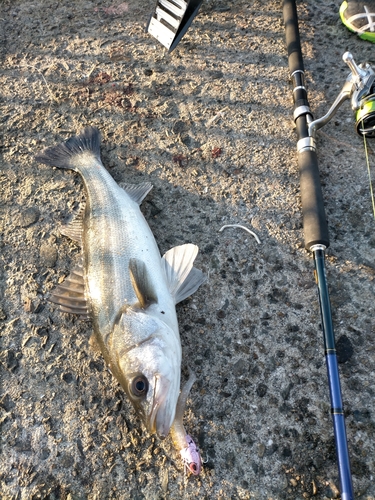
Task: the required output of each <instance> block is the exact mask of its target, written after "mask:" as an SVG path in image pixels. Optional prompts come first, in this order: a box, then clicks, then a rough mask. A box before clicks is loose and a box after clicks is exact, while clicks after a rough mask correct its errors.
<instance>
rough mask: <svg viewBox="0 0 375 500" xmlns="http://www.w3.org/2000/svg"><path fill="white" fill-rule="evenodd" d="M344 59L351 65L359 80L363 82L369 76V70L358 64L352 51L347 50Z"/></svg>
mask: <svg viewBox="0 0 375 500" xmlns="http://www.w3.org/2000/svg"><path fill="white" fill-rule="evenodd" d="M342 60H343V61H344V63H346V64H347V65H348V66H349V69H350V71H351V72H352V74H353V76H354V77H357V79H358V81H360V82H362V80H363V79H364V78H366V77H367V76H368V71H367V70H365V69H362V68H360V67H359V66H358V65H357V64H356V62H355V60H354V57H353V54H352V53H351V52H345V54H344V55H343V56H342Z"/></svg>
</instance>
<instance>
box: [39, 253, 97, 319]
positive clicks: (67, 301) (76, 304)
mask: <svg viewBox="0 0 375 500" xmlns="http://www.w3.org/2000/svg"><path fill="white" fill-rule="evenodd" d="M48 300H49V302H52V303H53V304H57V305H58V306H59V309H60V311H63V312H66V313H70V314H78V315H80V316H81V317H82V318H83V319H88V317H89V306H88V302H87V300H86V296H85V284H84V279H83V266H82V264H81V263H80V264H79V265H77V266H76V267H75V268H74V269H73V271H72V272H71V273H70V275H69V276H68V277H67V278H66V280H65V281H64V282H63V283H62V284H61V285H59V286H57V287H56V288H55V289H54V291H53V292H52V293H51V295H50V296H49V297H48Z"/></svg>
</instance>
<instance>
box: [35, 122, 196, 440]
mask: <svg viewBox="0 0 375 500" xmlns="http://www.w3.org/2000/svg"><path fill="white" fill-rule="evenodd" d="M36 160H37V161H39V162H41V163H45V164H47V165H50V166H55V167H59V168H65V169H72V170H75V171H76V172H78V173H79V174H80V175H81V176H82V179H83V182H84V185H85V189H86V205H85V207H83V208H82V209H81V210H79V212H78V214H77V215H76V217H75V218H74V219H73V221H72V222H71V223H70V224H68V225H66V226H65V227H64V228H63V229H62V230H61V232H62V234H64V235H66V236H68V237H70V238H71V239H73V240H75V241H76V242H77V243H78V244H80V245H81V247H82V253H81V262H80V263H79V265H78V266H77V267H76V268H75V269H73V271H72V273H71V274H70V276H69V277H68V278H67V279H66V280H65V282H64V283H63V284H61V285H60V286H58V287H57V288H56V289H55V291H54V292H53V294H52V296H51V297H50V301H52V302H54V303H55V304H57V305H58V306H59V308H60V310H62V311H64V312H68V313H73V314H79V315H81V316H83V317H88V318H90V319H91V320H92V322H93V326H94V335H95V337H96V339H97V342H98V344H99V346H100V348H101V350H102V353H103V356H104V358H105V360H106V362H107V364H108V366H109V367H110V369H111V371H112V373H113V374H114V376H115V377H116V378H117V379H118V381H119V382H120V384H121V385H122V387H123V388H124V390H125V391H126V393H127V394H128V397H129V399H130V401H131V402H132V403H133V405H134V407H135V409H136V410H137V412H138V413H139V414H140V415H141V417H142V419H143V421H144V423H145V425H146V427H147V429H148V431H149V432H150V433H154V432H156V433H157V435H158V436H159V437H160V438H164V437H166V436H167V434H168V433H169V430H170V427H171V425H172V423H173V420H174V418H175V412H176V405H177V400H178V396H179V390H180V374H181V343H180V337H179V332H178V323H177V316H176V309H175V305H176V304H177V303H178V302H180V301H181V300H184V299H185V298H186V297H188V296H189V295H191V294H192V293H194V292H195V291H196V290H197V289H198V287H199V286H200V285H201V284H202V283H203V281H204V275H203V274H202V272H201V271H199V270H197V269H196V268H194V267H193V262H194V259H195V257H196V255H197V252H198V247H197V246H195V245H192V244H186V245H181V246H178V247H175V248H172V249H171V250H169V251H168V252H167V253H166V254H165V255H164V256H163V257H161V256H160V253H159V250H158V247H157V244H156V242H155V239H154V236H153V234H152V232H151V230H150V228H149V226H148V224H147V222H146V220H145V218H144V217H143V215H142V213H141V211H140V209H139V205H140V203H141V202H142V200H143V199H144V197H145V196H146V195H147V193H148V192H149V191H150V189H151V188H152V186H151V184H149V183H147V182H146V183H143V184H139V185H128V184H122V185H121V186H120V185H118V184H116V182H115V181H114V180H113V178H112V177H111V175H110V174H109V173H108V172H107V170H106V169H105V168H104V166H103V164H102V162H101V159H100V133H99V131H98V129H96V128H93V127H88V128H86V129H85V130H83V131H82V132H81V133H80V134H79V135H78V136H75V137H72V138H70V139H69V140H67V141H66V142H64V143H62V144H59V145H57V146H55V147H52V148H48V149H46V150H44V151H42V152H41V153H40V154H38V155H37V156H36Z"/></svg>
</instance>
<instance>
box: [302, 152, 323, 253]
mask: <svg viewBox="0 0 375 500" xmlns="http://www.w3.org/2000/svg"><path fill="white" fill-rule="evenodd" d="M298 165H299V171H300V189H301V201H302V216H303V230H304V236H305V248H306V249H307V250H311V247H312V246H314V245H324V246H325V247H326V248H328V247H329V236H328V225H327V219H326V214H325V210H324V201H323V193H322V187H321V184H320V176H319V168H318V159H317V155H316V152H315V151H312V150H310V149H308V150H302V151H300V152H299V153H298Z"/></svg>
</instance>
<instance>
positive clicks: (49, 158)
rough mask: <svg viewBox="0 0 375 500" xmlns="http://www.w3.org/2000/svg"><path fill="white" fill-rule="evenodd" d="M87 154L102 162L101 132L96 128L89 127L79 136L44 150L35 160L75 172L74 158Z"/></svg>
mask: <svg viewBox="0 0 375 500" xmlns="http://www.w3.org/2000/svg"><path fill="white" fill-rule="evenodd" d="M85 152H89V153H92V155H93V156H94V157H96V158H97V159H98V160H99V161H100V132H99V130H98V129H97V128H96V127H87V128H85V129H84V130H82V131H81V132H80V134H79V135H76V136H74V137H71V138H70V139H68V140H67V141H65V142H62V143H61V144H58V145H57V146H53V147H51V148H47V149H44V150H43V151H41V152H40V153H38V154H37V155H36V157H35V159H36V161H38V162H39V163H44V164H45V165H50V166H51V167H58V168H71V169H73V170H75V165H74V158H76V157H77V156H79V155H82V153H85Z"/></svg>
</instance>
